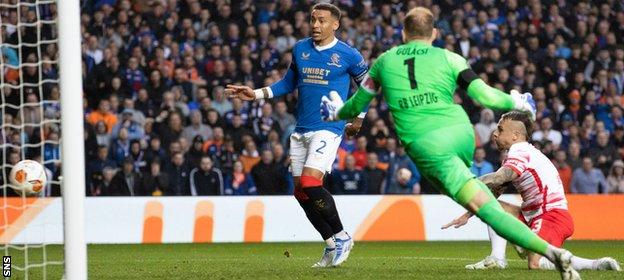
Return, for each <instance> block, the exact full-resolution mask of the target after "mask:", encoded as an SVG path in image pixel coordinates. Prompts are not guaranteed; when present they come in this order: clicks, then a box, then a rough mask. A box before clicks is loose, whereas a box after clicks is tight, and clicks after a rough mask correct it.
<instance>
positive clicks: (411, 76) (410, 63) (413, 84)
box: [403, 57, 418, 89]
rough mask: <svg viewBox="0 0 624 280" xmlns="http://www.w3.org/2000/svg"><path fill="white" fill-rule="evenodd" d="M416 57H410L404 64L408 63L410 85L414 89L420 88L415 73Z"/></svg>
mask: <svg viewBox="0 0 624 280" xmlns="http://www.w3.org/2000/svg"><path fill="white" fill-rule="evenodd" d="M414 60H415V59H414V58H413V57H412V58H408V59H406V60H405V61H403V65H407V77H409V81H410V87H411V88H412V89H417V88H418V83H417V82H416V73H414V71H415V70H414Z"/></svg>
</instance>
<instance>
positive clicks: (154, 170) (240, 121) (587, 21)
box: [0, 0, 624, 196]
mask: <svg viewBox="0 0 624 280" xmlns="http://www.w3.org/2000/svg"><path fill="white" fill-rule="evenodd" d="M2 2H9V3H14V2H15V1H13V0H4V1H2ZM433 2H435V3H433ZM315 3H316V1H310V0H301V1H296V0H279V1H249V0H243V1H233V0H232V1H227V0H204V1H198V0H180V1H164V0H163V1H154V0H152V1H149V0H148V1H130V0H85V1H81V5H82V17H81V32H82V61H83V86H84V94H83V96H84V107H85V124H86V125H85V150H86V163H87V166H86V175H87V178H86V181H87V182H86V183H87V189H86V193H87V195H90V196H102V195H137V196H152V195H154V196H157V195H251V194H260V195H277V194H290V193H292V191H293V182H292V176H291V175H290V174H289V171H288V168H289V160H288V149H289V141H288V139H289V135H290V133H291V132H292V131H293V129H294V125H295V123H296V120H295V117H294V116H295V115H296V106H295V105H296V102H297V93H296V92H294V93H293V94H289V95H286V96H285V97H283V98H280V99H275V100H261V101H256V102H243V101H240V100H229V99H227V98H226V96H224V86H225V85H227V84H244V85H248V86H251V87H252V88H257V87H262V86H267V85H270V84H272V83H274V82H276V81H278V80H279V79H280V78H281V77H282V76H283V74H284V73H285V71H286V69H287V68H288V65H289V63H290V61H291V59H292V58H291V53H290V49H291V47H292V46H293V45H294V44H295V43H296V42H297V41H298V40H299V39H302V38H304V37H308V36H309V35H310V24H309V22H308V18H309V10H310V7H311V6H312V5H313V4H315ZM333 4H335V5H338V6H339V7H340V8H341V9H342V10H343V18H342V20H341V27H340V29H339V30H338V32H337V36H338V38H339V39H340V40H342V41H344V42H346V43H348V44H350V45H352V46H354V47H355V48H357V49H358V50H359V51H360V52H361V53H362V55H363V57H364V58H365V59H366V61H367V62H368V63H369V65H371V64H372V63H373V62H374V60H375V58H376V57H377V56H378V55H379V54H381V53H382V52H384V51H386V50H388V49H389V48H391V47H393V46H395V45H397V44H400V43H401V36H400V32H401V29H402V26H401V22H402V18H403V15H404V14H405V13H406V11H408V10H409V9H411V8H413V7H415V6H418V5H421V6H426V7H428V8H430V9H431V10H432V11H433V13H434V16H435V20H436V22H435V25H436V27H437V28H438V29H439V31H440V33H441V36H440V37H439V38H438V40H436V41H435V42H434V44H435V45H436V46H438V47H441V48H447V49H449V50H452V51H454V52H456V53H459V54H461V55H462V56H464V57H465V58H467V59H468V61H469V63H470V65H471V67H472V68H473V69H474V70H475V71H476V72H477V73H478V74H479V75H480V76H481V78H482V79H484V80H485V81H486V82H487V83H489V84H490V85H494V86H496V87H498V88H500V89H501V90H504V91H506V92H509V91H510V90H511V89H514V88H515V89H518V90H520V91H530V92H532V93H533V96H534V98H535V99H536V101H537V108H538V113H537V121H536V123H535V130H534V132H533V136H532V140H533V141H532V143H533V144H534V145H535V146H537V147H538V148H540V149H541V150H542V152H544V154H546V155H547V156H548V157H549V158H551V159H552V160H553V163H554V164H555V166H556V167H557V169H558V170H559V173H560V175H561V180H562V182H563V184H564V187H565V189H566V191H567V192H569V193H603V194H606V193H624V163H623V162H622V156H623V155H624V144H623V143H624V116H623V111H622V108H623V106H624V98H623V97H622V93H623V91H624V48H623V47H622V46H623V45H622V44H623V43H624V42H623V41H622V38H624V3H623V2H622V1H613V0H612V1H561V0H551V1H547V0H543V1H539V0H528V1H517V0H508V1H494V0H477V1H456V0H442V1H399V0H391V1H352V0H339V1H333ZM0 15H1V17H2V22H3V25H2V39H3V42H2V43H9V44H14V45H16V44H17V43H24V42H42V41H41V40H42V39H46V38H49V39H52V38H56V33H55V31H54V30H53V28H52V26H48V25H47V24H46V23H42V24H32V25H28V24H26V25H24V26H22V27H21V28H15V27H12V25H11V24H17V23H18V22H21V23H33V22H35V21H36V20H37V18H39V19H44V20H45V19H53V18H55V16H56V8H55V7H54V5H41V6H39V8H38V9H35V8H33V7H29V6H20V10H18V9H17V8H15V9H12V8H7V7H0ZM5 23H9V24H8V25H6V24H5ZM37 40H39V41H37ZM2 54H3V61H2V62H3V65H4V66H3V70H4V72H3V75H4V82H5V86H4V87H3V103H6V104H16V105H19V104H26V105H23V106H21V108H20V107H11V106H5V107H3V108H4V109H6V110H3V116H2V117H3V119H2V120H3V125H2V128H3V130H2V139H1V140H0V141H2V143H3V144H4V143H8V144H10V145H5V146H8V147H9V148H8V149H6V150H3V154H5V155H6V156H5V158H6V162H8V163H10V164H12V163H15V162H17V161H19V159H21V158H23V157H31V158H33V157H41V159H42V160H44V161H45V162H46V167H47V168H48V171H49V172H50V175H51V176H52V177H53V178H57V177H58V175H59V168H60V165H59V154H60V151H59V146H58V141H57V140H58V137H59V128H58V122H55V121H53V120H54V119H56V118H58V115H59V112H60V111H59V110H60V107H59V104H58V98H59V92H58V91H59V90H58V82H57V79H58V74H57V70H58V64H57V62H56V61H55V59H56V57H57V45H56V43H55V42H53V41H50V42H48V41H45V40H44V41H43V43H41V44H40V45H39V47H38V48H37V47H32V46H31V45H22V46H21V47H17V46H13V45H5V46H3V47H2ZM20 60H21V61H20ZM20 63H21V65H22V66H21V67H20V66H18V65H20ZM8 85H13V86H14V87H11V86H8ZM20 85H21V86H22V88H23V90H19V86H20ZM355 86H356V85H353V87H354V88H355ZM70 94H76V96H77V98H78V95H79V93H70ZM455 99H456V101H457V103H460V104H462V105H463V106H464V108H465V109H466V111H467V112H468V115H469V116H470V118H471V120H472V121H473V122H474V129H475V134H476V136H477V143H476V147H475V148H476V151H475V159H474V166H473V168H472V171H473V172H474V173H475V175H477V176H480V175H483V174H485V173H488V172H492V171H495V170H496V169H497V168H498V167H499V166H500V163H501V159H502V158H504V156H505V155H504V154H501V153H499V152H498V150H497V148H496V144H495V143H494V141H491V135H492V132H493V130H494V129H496V122H497V118H498V116H499V114H500V113H501V112H493V111H491V110H489V109H483V108H482V107H481V106H480V105H479V104H476V103H474V102H473V101H471V100H470V99H469V98H467V96H466V94H465V93H464V92H461V91H459V90H458V91H457V93H456V96H455ZM42 100H43V101H44V102H39V101H42ZM313 105H315V104H313ZM315 106H316V105H315ZM41 120H51V121H49V122H47V121H44V122H43V125H41V126H32V125H28V124H31V123H40V122H41ZM44 140H45V142H42V141H44ZM26 143H30V144H36V143H43V144H41V145H40V146H36V147H35V148H37V149H29V150H34V151H35V152H30V151H24V150H23V149H19V147H23V146H24V144H26ZM39 148H40V149H39ZM65 152H67V151H65ZM5 169H6V168H5ZM6 174H8V173H6ZM326 177H327V179H326V182H325V184H326V187H327V188H328V189H329V190H330V191H331V192H332V193H335V194H380V193H386V194H405V193H423V194H432V193H437V191H436V189H435V187H434V186H433V185H431V184H430V183H429V182H427V180H425V179H424V178H421V177H420V175H419V173H418V170H417V168H416V167H415V165H414V164H413V163H412V162H411V160H410V159H409V158H408V156H407V155H406V154H405V150H404V149H403V147H402V146H401V144H400V143H398V142H397V139H396V135H395V132H394V128H393V123H392V119H391V117H390V116H389V111H388V107H387V105H386V103H385V102H384V101H382V100H374V101H373V103H372V105H371V107H370V109H369V111H368V114H367V115H366V119H365V122H364V125H363V127H362V129H361V131H360V133H359V134H358V136H357V137H355V138H353V139H346V138H345V139H344V140H343V143H342V144H341V147H340V149H339V152H338V157H337V160H336V163H335V170H334V171H333V172H332V173H331V175H329V176H326ZM509 191H513V190H509ZM55 194H58V191H57V190H54V189H51V190H49V191H48V195H55Z"/></svg>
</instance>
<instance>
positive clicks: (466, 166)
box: [405, 124, 475, 200]
mask: <svg viewBox="0 0 624 280" xmlns="http://www.w3.org/2000/svg"><path fill="white" fill-rule="evenodd" d="M410 140H412V141H410V142H409V143H407V144H406V147H405V149H406V152H407V154H408V155H409V156H410V158H411V159H412V161H414V163H415V164H416V167H418V171H419V172H420V173H421V174H422V175H423V176H424V177H425V178H427V179H428V180H429V181H430V182H432V183H433V184H434V185H435V186H436V187H437V189H438V190H439V191H440V192H441V193H444V194H446V195H448V196H450V197H451V198H453V199H454V200H456V194H457V193H458V192H459V190H460V189H461V187H463V186H464V185H465V184H466V182H468V180H470V179H472V178H474V177H475V175H474V174H472V172H470V166H472V157H473V154H474V148H475V136H474V129H473V128H472V126H471V125H465V124H460V125H453V126H448V127H442V128H439V129H436V130H433V131H431V132H429V133H427V134H425V135H423V136H421V137H418V138H416V139H410Z"/></svg>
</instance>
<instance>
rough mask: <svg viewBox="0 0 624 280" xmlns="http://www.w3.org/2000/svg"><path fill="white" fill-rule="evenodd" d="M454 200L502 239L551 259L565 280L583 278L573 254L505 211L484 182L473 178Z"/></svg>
mask: <svg viewBox="0 0 624 280" xmlns="http://www.w3.org/2000/svg"><path fill="white" fill-rule="evenodd" d="M454 199H455V200H456V201H457V202H459V203H460V204H461V205H462V206H464V207H465V208H466V209H467V210H469V211H471V212H473V213H475V214H476V215H477V217H479V218H480V219H481V220H482V221H483V222H485V223H486V224H488V225H489V226H491V227H492V228H493V229H494V231H496V233H497V234H498V235H500V236H501V237H503V238H505V239H507V240H509V241H510V242H512V243H514V244H517V245H520V246H522V247H524V248H526V249H528V250H530V251H533V252H536V253H538V254H540V255H543V256H545V257H546V258H548V259H549V260H551V261H552V262H553V263H554V264H555V265H556V266H557V268H558V269H559V271H560V272H561V278H562V279H564V280H567V279H581V278H580V275H579V274H578V272H576V270H574V268H573V267H572V265H571V263H572V257H573V255H572V253H570V252H568V251H567V250H564V249H560V248H557V247H555V246H552V245H549V244H548V243H547V242H546V241H544V240H543V239H541V238H540V237H539V236H537V235H536V234H535V233H534V232H532V231H531V230H530V229H529V228H528V227H527V226H526V225H525V224H523V223H522V222H521V221H519V220H518V219H517V218H515V217H513V216H512V215H510V214H509V213H507V212H505V210H503V208H502V207H501V205H500V203H498V201H497V200H496V199H495V198H494V196H493V195H492V193H491V192H490V190H489V189H488V188H487V187H486V186H485V185H484V184H483V182H481V181H479V180H476V179H474V178H473V179H470V180H469V181H468V182H467V183H466V184H465V185H464V186H463V187H462V188H461V189H460V190H459V192H458V193H457V194H456V195H455V197H454Z"/></svg>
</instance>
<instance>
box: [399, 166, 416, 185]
mask: <svg viewBox="0 0 624 280" xmlns="http://www.w3.org/2000/svg"><path fill="white" fill-rule="evenodd" d="M411 178H412V172H411V171H410V170H409V169H407V168H401V169H399V170H398V171H397V179H398V180H399V183H400V184H406V183H407V182H408V181H409V180H410V179H411Z"/></svg>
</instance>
